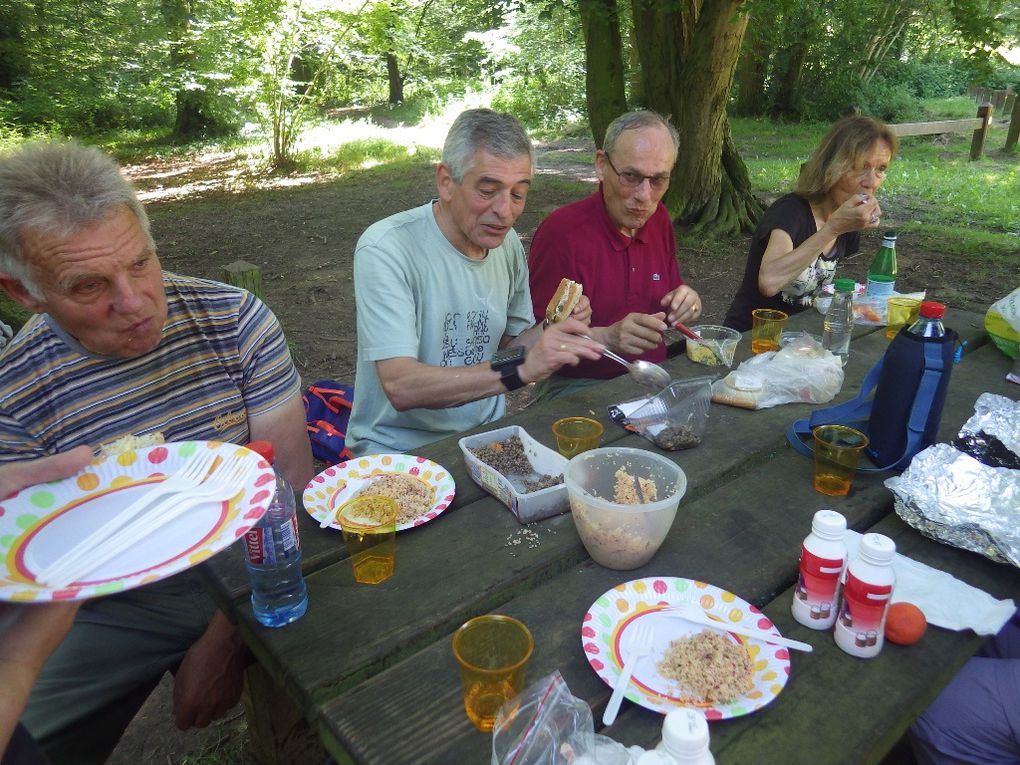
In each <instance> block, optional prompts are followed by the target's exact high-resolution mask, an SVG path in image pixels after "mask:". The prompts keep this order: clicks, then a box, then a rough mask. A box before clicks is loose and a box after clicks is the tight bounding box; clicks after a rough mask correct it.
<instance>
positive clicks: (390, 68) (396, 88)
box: [386, 51, 404, 104]
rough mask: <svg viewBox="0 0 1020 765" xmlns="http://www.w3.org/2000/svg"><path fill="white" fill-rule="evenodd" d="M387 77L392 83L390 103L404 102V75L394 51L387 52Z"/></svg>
mask: <svg viewBox="0 0 1020 765" xmlns="http://www.w3.org/2000/svg"><path fill="white" fill-rule="evenodd" d="M386 78H387V80H389V83H390V103H391V104H400V103H403V102H404V76H403V75H402V74H401V73H400V63H399V62H398V61H397V56H396V54H395V53H393V52H392V51H388V52H387V53H386Z"/></svg>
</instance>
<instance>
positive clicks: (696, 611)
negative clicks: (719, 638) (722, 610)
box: [659, 603, 814, 653]
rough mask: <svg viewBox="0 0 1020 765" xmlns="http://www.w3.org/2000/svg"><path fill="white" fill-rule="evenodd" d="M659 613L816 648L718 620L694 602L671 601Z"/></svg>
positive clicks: (755, 637) (766, 639) (789, 645)
mask: <svg viewBox="0 0 1020 765" xmlns="http://www.w3.org/2000/svg"><path fill="white" fill-rule="evenodd" d="M659 613H661V614H663V615H665V616H676V617H679V618H681V619H685V620H687V621H689V622H694V623H695V624H701V625H703V626H705V627H711V628H712V629H716V630H720V631H721V632H732V633H733V634H735V635H743V636H744V637H749V638H751V639H753V640H761V641H762V642H765V643H771V644H772V645H779V646H783V647H784V648H794V649H796V650H798V651H806V652H807V653H811V651H813V650H814V648H812V647H811V645H810V644H809V643H802V642H801V641H799V640H792V639H790V638H784V637H781V636H779V635H773V634H772V633H770V632H766V631H765V630H757V629H754V628H753V627H744V626H742V625H739V624H730V623H728V622H717V621H716V620H715V619H712V618H710V617H709V616H707V615H706V614H705V612H704V611H703V610H702V609H701V607H699V606H697V605H695V604H693V603H671V604H670V605H669V606H667V607H666V608H664V609H662V611H660V612H659Z"/></svg>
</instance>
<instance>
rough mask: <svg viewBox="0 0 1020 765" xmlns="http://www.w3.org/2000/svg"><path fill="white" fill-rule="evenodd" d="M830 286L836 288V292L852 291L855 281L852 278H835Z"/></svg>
mask: <svg viewBox="0 0 1020 765" xmlns="http://www.w3.org/2000/svg"><path fill="white" fill-rule="evenodd" d="M832 286H833V287H835V288H836V292H853V291H854V287H856V286H857V283H856V282H854V280H853V279H837V280H836V281H834V282H833V283H832Z"/></svg>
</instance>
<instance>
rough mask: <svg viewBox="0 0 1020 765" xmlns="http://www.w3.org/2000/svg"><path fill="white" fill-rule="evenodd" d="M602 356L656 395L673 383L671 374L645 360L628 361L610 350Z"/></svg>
mask: <svg viewBox="0 0 1020 765" xmlns="http://www.w3.org/2000/svg"><path fill="white" fill-rule="evenodd" d="M583 337H584V339H585V340H591V338H590V337H588V336H587V335H584V336H583ZM592 342H594V341H592ZM602 355H603V356H605V357H606V358H607V359H612V360H613V361H615V362H616V363H617V364H622V365H623V366H625V367H626V368H627V371H628V372H629V373H630V376H631V377H633V378H634V381H635V382H636V383H638V384H639V385H642V386H644V387H645V388H648V389H649V390H654V391H655V392H656V393H658V392H659V391H660V390H662V389H663V388H665V387H667V386H668V385H669V384H670V383H671V382H673V378H672V377H670V376H669V372H667V371H666V370H665V369H663V368H662V367H660V366H659V365H658V364H653V363H652V362H650V361H645V360H644V359H639V360H637V361H627V359H625V358H623V357H622V356H617V355H616V354H615V353H613V352H612V351H611V350H609V349H608V348H603V349H602Z"/></svg>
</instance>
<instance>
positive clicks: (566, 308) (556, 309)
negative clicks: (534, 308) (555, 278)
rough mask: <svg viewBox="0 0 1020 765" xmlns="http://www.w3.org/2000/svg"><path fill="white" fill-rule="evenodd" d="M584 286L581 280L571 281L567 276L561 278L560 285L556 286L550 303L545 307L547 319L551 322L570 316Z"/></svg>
mask: <svg viewBox="0 0 1020 765" xmlns="http://www.w3.org/2000/svg"><path fill="white" fill-rule="evenodd" d="M583 290H584V287H583V286H582V285H581V284H580V282H575V281H571V280H570V279H567V278H566V277H563V278H562V279H560V286H559V287H557V288H556V292H554V293H553V296H552V298H551V299H550V300H549V305H547V306H546V308H545V320H546V321H547V322H549V323H550V324H555V323H556V322H558V321H563V320H564V319H565V318H567V317H568V316H570V314H571V312H572V311H573V310H574V308H575V307H576V306H577V301H579V300H580V299H581V294H582V292H583Z"/></svg>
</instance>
